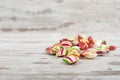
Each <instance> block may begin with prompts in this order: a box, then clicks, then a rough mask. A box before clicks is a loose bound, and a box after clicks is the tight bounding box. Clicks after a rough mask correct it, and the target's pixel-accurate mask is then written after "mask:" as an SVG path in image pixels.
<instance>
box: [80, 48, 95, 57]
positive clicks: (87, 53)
mask: <svg viewBox="0 0 120 80" xmlns="http://www.w3.org/2000/svg"><path fill="white" fill-rule="evenodd" d="M80 55H81V56H82V57H85V58H88V59H92V58H96V57H97V53H96V51H95V50H94V49H90V50H84V51H82V52H81V54H80Z"/></svg>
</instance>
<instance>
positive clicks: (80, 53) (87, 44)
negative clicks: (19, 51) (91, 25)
mask: <svg viewBox="0 0 120 80" xmlns="http://www.w3.org/2000/svg"><path fill="white" fill-rule="evenodd" d="M115 49H116V46H114V45H108V44H107V42H106V41H104V40H94V39H93V38H92V37H91V36H88V37H86V36H84V35H78V36H69V37H68V38H63V39H61V40H60V41H59V42H58V43H55V44H53V45H52V46H50V47H48V48H46V53H48V54H50V55H56V56H57V57H64V58H63V62H65V63H66V64H75V63H76V62H78V60H79V58H81V57H82V58H87V59H94V58H97V56H104V55H106V54H108V52H110V51H113V50H115ZM82 58H81V59H82Z"/></svg>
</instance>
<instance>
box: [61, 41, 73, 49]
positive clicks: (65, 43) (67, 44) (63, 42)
mask: <svg viewBox="0 0 120 80" xmlns="http://www.w3.org/2000/svg"><path fill="white" fill-rule="evenodd" d="M60 44H61V46H62V47H71V46H72V41H70V40H68V39H62V40H60Z"/></svg>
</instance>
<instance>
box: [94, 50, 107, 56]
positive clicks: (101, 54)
mask: <svg viewBox="0 0 120 80" xmlns="http://www.w3.org/2000/svg"><path fill="white" fill-rule="evenodd" d="M96 53H97V54H98V56H103V55H105V54H106V53H107V51H105V50H103V51H97V52H96Z"/></svg>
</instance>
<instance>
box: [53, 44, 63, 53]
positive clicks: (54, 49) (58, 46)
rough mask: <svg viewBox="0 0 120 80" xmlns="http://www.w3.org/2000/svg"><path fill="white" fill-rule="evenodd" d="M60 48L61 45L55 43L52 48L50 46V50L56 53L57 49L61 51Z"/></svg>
mask: <svg viewBox="0 0 120 80" xmlns="http://www.w3.org/2000/svg"><path fill="white" fill-rule="evenodd" d="M61 48H62V47H61V44H59V43H56V44H54V45H53V46H52V50H53V51H54V52H57V51H58V50H59V49H61Z"/></svg>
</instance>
